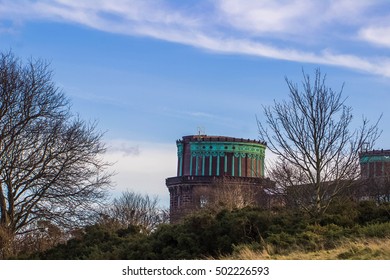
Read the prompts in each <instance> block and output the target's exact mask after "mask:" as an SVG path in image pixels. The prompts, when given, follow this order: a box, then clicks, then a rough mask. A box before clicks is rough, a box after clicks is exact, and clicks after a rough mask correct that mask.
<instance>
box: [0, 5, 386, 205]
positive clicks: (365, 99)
mask: <svg viewBox="0 0 390 280" xmlns="http://www.w3.org/2000/svg"><path fill="white" fill-rule="evenodd" d="M9 50H12V51H13V52H14V53H15V54H16V55H17V56H19V57H21V58H22V59H27V58H30V57H34V58H43V59H46V60H48V61H50V63H51V67H52V69H53V70H54V73H55V82H56V83H57V84H58V86H59V87H61V88H62V89H63V90H64V92H65V93H66V95H67V96H68V97H69V98H70V100H71V102H72V104H73V107H72V110H73V111H74V112H76V113H79V114H80V116H81V117H82V118H84V119H86V120H97V121H98V122H99V129H100V130H102V131H106V134H105V138H104V140H105V141H106V142H107V146H108V151H107V155H106V157H107V159H108V160H110V161H113V162H116V164H115V165H114V169H115V170H116V172H117V175H116V176H115V178H114V181H115V183H116V187H115V189H114V190H113V192H114V193H115V192H120V191H122V190H125V189H129V190H134V191H138V192H141V193H148V194H151V195H158V196H159V197H160V198H161V201H162V203H163V204H167V201H168V197H169V194H168V191H167V189H166V187H165V178H166V177H171V176H175V173H176V147H175V140H176V139H179V138H181V137H182V136H183V135H189V134H195V133H197V130H198V127H201V128H202V129H204V131H205V132H206V133H207V134H209V135H226V136H233V137H240V138H241V137H243V138H251V139H257V138H258V132H257V124H256V116H257V117H258V118H259V119H261V117H262V106H263V105H265V106H267V105H271V104H272V102H273V100H274V99H276V100H282V99H284V98H286V97H287V95H288V90H287V86H286V83H285V81H284V78H285V76H287V77H288V78H289V79H291V80H293V81H296V82H298V83H299V82H300V81H301V80H302V69H304V71H305V72H306V73H308V74H312V73H313V71H314V69H315V68H317V67H320V68H321V71H322V72H323V73H326V74H327V84H328V85H329V86H331V87H332V88H333V89H335V90H338V89H340V88H341V86H342V84H343V83H345V87H344V95H345V96H348V99H347V104H348V105H350V106H352V107H353V108H354V111H353V112H354V116H355V121H354V124H355V125H358V124H359V121H360V120H361V117H362V116H363V115H364V116H366V117H367V118H368V119H371V120H372V121H375V120H376V119H377V118H378V117H379V115H380V114H381V113H383V117H382V120H381V123H380V125H381V128H382V129H383V134H382V136H381V138H380V139H379V141H378V142H377V148H379V149H381V148H383V149H389V148H390V129H388V128H387V124H388V123H389V122H390V114H388V110H387V107H388V106H389V104H390V93H389V89H390V56H389V55H390V1H387V0H383V1H380V0H378V1H371V0H367V1H364V0H324V1H314V0H313V1H312V0H291V1H286V0H264V1H261V0H258V1H255V0H252V1H250V0H240V1H236V0H203V1H202V0H200V1H193V0H191V1H173V0H172V1H169V0H149V1H148V0H144V1H141V0H139V1H136V0H93V1H92V0H77V1H76V0H74V1H73V0H50V1H49V0H47V1H46V0H42V1H39V0H38V1H28V0H20V1H18V0H0V51H9Z"/></svg>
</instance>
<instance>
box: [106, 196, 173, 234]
mask: <svg viewBox="0 0 390 280" xmlns="http://www.w3.org/2000/svg"><path fill="white" fill-rule="evenodd" d="M158 202H159V200H158V198H157V197H150V196H149V195H141V194H138V193H134V192H130V191H125V192H122V194H121V196H119V197H118V198H115V199H114V201H113V202H112V205H111V206H110V207H109V208H108V209H107V210H106V211H103V212H104V215H103V216H104V217H105V219H106V220H107V219H109V220H110V222H111V223H114V224H115V225H116V226H117V227H119V228H123V227H128V226H129V225H136V226H140V228H141V230H142V231H144V232H145V233H150V232H152V231H153V230H154V229H155V228H156V227H157V226H158V225H159V224H162V223H167V222H168V221H169V215H168V211H167V210H164V209H161V208H160V207H159V206H158Z"/></svg>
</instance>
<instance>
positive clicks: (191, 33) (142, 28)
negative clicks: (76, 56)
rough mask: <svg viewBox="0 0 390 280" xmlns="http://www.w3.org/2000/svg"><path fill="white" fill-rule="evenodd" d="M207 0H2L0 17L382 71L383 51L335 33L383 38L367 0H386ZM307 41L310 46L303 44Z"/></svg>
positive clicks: (385, 61) (377, 5)
mask: <svg viewBox="0 0 390 280" xmlns="http://www.w3.org/2000/svg"><path fill="white" fill-rule="evenodd" d="M210 3H212V5H210V6H208V7H209V10H208V11H207V12H205V13H199V12H195V11H199V10H201V9H198V10H197V9H193V10H191V9H188V8H187V9H181V8H179V7H174V6H173V4H174V2H170V1H163V0H150V1H137V0H116V1H114V0H113V1H104V0H98V1H93V0H79V1H74V0H56V1H48V0H46V1H10V0H5V1H3V4H2V5H1V8H0V17H1V18H4V19H8V20H15V21H23V20H32V19H46V20H51V21H65V22H69V23H77V24H81V25H85V26H88V27H90V28H94V29H98V30H101V31H105V32H112V33H120V34H126V35H130V36H134V35H136V36H146V37H153V38H156V39H160V40H165V41H170V42H176V43H180V44H185V45H190V46H193V47H196V48H201V49H205V50H209V51H213V52H220V53H233V54H244V55H251V56H260V57H267V58H274V59H281V60H289V61H298V62H303V63H316V64H328V65H335V66H340V67H347V68H351V69H355V70H359V71H365V72H369V73H373V74H378V75H383V76H386V77H390V73H389V72H390V70H388V69H389V65H390V62H389V60H388V59H387V58H386V57H380V56H376V55H375V52H367V51H366V52H364V53H362V52H356V53H343V52H341V51H338V49H339V40H338V39H340V38H342V40H344V41H348V40H349V41H348V42H349V43H359V41H357V40H356V39H362V40H364V41H366V42H370V43H375V44H380V45H382V46H385V47H389V46H390V41H389V39H388V38H389V37H390V36H388V34H389V28H387V27H381V28H377V27H373V25H372V24H374V23H375V22H376V21H379V20H380V21H383V18H385V17H386V15H384V16H383V15H382V16H379V15H377V14H374V13H373V12H372V10H375V8H376V10H380V8H381V6H380V5H382V4H383V3H385V4H384V5H386V2H381V1H379V2H377V1H368V0H360V1H358V0H356V1H352V0H327V1H310V0H293V1H283V0H280V1H276V0H267V1H250V0H242V1H235V0H215V1H212V2H210ZM193 5H196V4H193ZM336 33H337V36H336V35H335V34H336ZM332 36H334V38H332ZM323 37H326V38H327V40H326V42H327V43H326V44H327V45H321V42H322V40H320V39H318V38H323ZM351 40H355V41H351ZM308 42H311V44H314V45H315V47H314V48H311V50H308V49H310V48H309V47H310V44H309V45H308V44H307V43H308ZM313 42H314V43H313ZM360 42H362V41H360ZM289 43H291V44H289ZM323 44H324V43H323ZM288 46H290V47H288ZM292 46H294V47H292ZM328 49H332V50H333V51H332V52H331V51H329V50H328ZM378 62H380V63H378Z"/></svg>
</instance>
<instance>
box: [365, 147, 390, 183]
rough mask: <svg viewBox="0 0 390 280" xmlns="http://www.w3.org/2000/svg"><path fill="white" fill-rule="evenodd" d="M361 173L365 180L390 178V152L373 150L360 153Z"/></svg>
mask: <svg viewBox="0 0 390 280" xmlns="http://www.w3.org/2000/svg"><path fill="white" fill-rule="evenodd" d="M360 172H361V177H362V178H363V179H366V178H378V177H389V175H390V150H373V151H365V152H362V153H360Z"/></svg>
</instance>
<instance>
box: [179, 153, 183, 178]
mask: <svg viewBox="0 0 390 280" xmlns="http://www.w3.org/2000/svg"><path fill="white" fill-rule="evenodd" d="M179 176H183V157H179Z"/></svg>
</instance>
